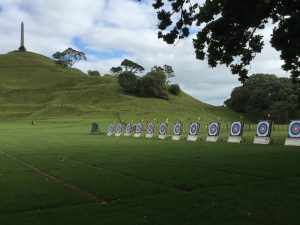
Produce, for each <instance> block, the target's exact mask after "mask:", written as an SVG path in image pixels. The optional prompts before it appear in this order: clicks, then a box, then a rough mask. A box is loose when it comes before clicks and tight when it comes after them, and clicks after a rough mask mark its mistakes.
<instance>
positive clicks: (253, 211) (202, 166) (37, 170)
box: [0, 118, 300, 225]
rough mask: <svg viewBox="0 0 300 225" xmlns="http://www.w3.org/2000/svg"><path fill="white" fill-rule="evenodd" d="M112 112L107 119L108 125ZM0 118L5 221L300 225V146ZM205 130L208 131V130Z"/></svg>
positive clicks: (278, 136)
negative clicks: (136, 134) (114, 132)
mask: <svg viewBox="0 0 300 225" xmlns="http://www.w3.org/2000/svg"><path fill="white" fill-rule="evenodd" d="M109 121H111V119H109V118H104V119H102V120H100V125H102V124H103V125H104V127H106V126H107V125H108V123H109ZM91 122H93V121H91V120H88V119H74V120H71V119H70V120H56V121H55V120H44V121H37V122H36V125H35V126H32V125H31V124H30V121H26V122H25V121H11V122H0V151H1V153H0V199H1V201H0V224H1V225H2V224H3V225H10V224H14V225H15V224H22V225H27V224H28V225H34V224H37V225H43V224H49V225H54V224H58V225H63V224H72V225H77V224H78V225H85V224H89V225H91V224H97V225H98V224H105V225H110V224H116V225H126V224H128V225H138V224H149V225H154V224H155V225H156V224H162V225H168V224H169V225H189V224H190V225H196V224H204V225H209V224H217V225H220V224H230V225H233V224H243V225H246V224H278V225H283V224H284V225H287V224H300V163H299V162H300V148H297V147H285V146H283V142H284V138H285V136H286V131H277V130H275V131H274V139H275V141H274V144H272V145H269V146H260V145H253V144H252V143H251V142H252V141H253V136H254V134H255V131H246V132H245V137H246V140H247V141H246V143H242V144H228V143H226V138H227V136H228V131H225V130H224V131H223V132H222V133H221V135H222V136H223V142H219V143H205V142H204V141H197V142H196V143H191V142H187V141H185V140H182V141H179V142H174V141H171V140H164V141H161V140H158V139H156V138H154V139H152V140H148V139H145V138H138V139H137V138H133V137H120V138H116V137H106V136H105V135H89V129H90V124H91ZM201 135H202V137H206V131H203V130H202V131H201Z"/></svg>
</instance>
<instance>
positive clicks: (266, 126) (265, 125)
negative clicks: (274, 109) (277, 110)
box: [256, 121, 270, 137]
mask: <svg viewBox="0 0 300 225" xmlns="http://www.w3.org/2000/svg"><path fill="white" fill-rule="evenodd" d="M256 136H257V137H269V136H270V122H269V121H260V122H259V123H258V124H257V128H256Z"/></svg>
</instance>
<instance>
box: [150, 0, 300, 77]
mask: <svg viewBox="0 0 300 225" xmlns="http://www.w3.org/2000/svg"><path fill="white" fill-rule="evenodd" d="M192 2H195V1H191V0H154V4H153V7H154V8H155V9H156V10H157V18H158V21H159V24H158V28H159V30H160V31H159V32H158V37H159V38H162V39H163V40H164V41H165V42H167V43H169V44H174V43H175V41H176V40H179V39H183V38H186V37H188V36H189V35H190V30H191V28H192V27H193V29H194V26H195V25H196V26H197V27H198V28H197V29H198V32H197V35H196V37H195V38H194V39H193V45H194V48H195V53H196V58H197V59H200V60H204V59H207V62H208V64H209V66H211V67H216V66H217V65H218V64H224V65H226V66H228V67H230V68H231V72H232V73H233V74H237V75H239V80H240V81H241V82H245V80H246V79H247V78H248V66H249V65H250V63H251V61H252V60H253V59H254V57H255V55H256V54H257V53H260V52H261V50H262V48H263V46H264V42H263V36H262V35H261V34H260V33H261V32H260V31H261V30H263V29H265V26H266V24H267V23H269V22H272V23H273V24H274V29H273V33H272V38H271V45H272V46H273V47H274V48H275V49H276V50H277V51H279V52H280V57H281V59H282V60H283V61H284V64H283V66H282V68H283V69H284V70H285V71H290V72H291V76H292V78H293V81H296V80H298V79H297V78H298V77H299V75H300V39H299V33H300V25H299V24H300V1H297V0H272V1H269V0H252V1H238V0H206V1H205V2H204V3H203V4H200V3H192ZM199 2H200V1H199Z"/></svg>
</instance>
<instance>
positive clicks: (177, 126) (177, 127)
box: [173, 123, 182, 135]
mask: <svg viewBox="0 0 300 225" xmlns="http://www.w3.org/2000/svg"><path fill="white" fill-rule="evenodd" d="M181 131H182V124H181V123H176V124H175V125H174V129H173V134H174V135H181Z"/></svg>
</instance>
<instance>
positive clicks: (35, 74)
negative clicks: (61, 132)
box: [0, 52, 240, 122]
mask: <svg viewBox="0 0 300 225" xmlns="http://www.w3.org/2000/svg"><path fill="white" fill-rule="evenodd" d="M115 112H120V113H121V116H122V118H124V119H133V118H136V119H154V118H156V119H157V120H159V119H160V120H161V119H166V118H169V119H170V120H172V119H174V120H176V119H177V118H185V119H186V120H197V119H198V118H199V117H200V120H201V121H202V122H208V121H210V120H216V119H217V118H218V117H221V120H222V121H231V120H236V119H239V117H240V115H239V114H236V113H234V112H232V111H230V110H227V109H224V108H223V107H215V106H212V105H209V104H205V103H203V102H200V101H198V100H196V99H194V98H192V97H191V96H189V95H187V94H186V93H182V94H181V95H180V96H172V95H171V98H170V100H168V101H167V100H160V99H154V98H138V97H135V96H130V95H125V94H124V93H123V91H122V89H121V88H120V87H119V85H118V83H117V80H116V78H115V77H109V76H108V77H89V76H87V75H86V74H84V73H82V72H81V71H80V70H77V69H64V68H61V67H59V66H57V65H56V64H55V63H54V61H53V60H52V59H50V58H48V57H45V56H42V55H39V54H36V53H30V52H10V53H8V54H4V55H0V118H3V119H5V118H30V119H43V118H58V117H74V116H80V117H84V116H89V117H91V116H94V117H95V116H99V115H113V114H114V113H115Z"/></svg>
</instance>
